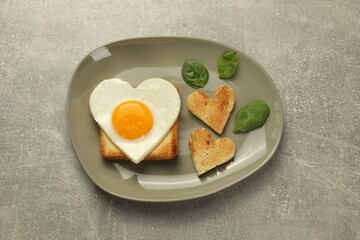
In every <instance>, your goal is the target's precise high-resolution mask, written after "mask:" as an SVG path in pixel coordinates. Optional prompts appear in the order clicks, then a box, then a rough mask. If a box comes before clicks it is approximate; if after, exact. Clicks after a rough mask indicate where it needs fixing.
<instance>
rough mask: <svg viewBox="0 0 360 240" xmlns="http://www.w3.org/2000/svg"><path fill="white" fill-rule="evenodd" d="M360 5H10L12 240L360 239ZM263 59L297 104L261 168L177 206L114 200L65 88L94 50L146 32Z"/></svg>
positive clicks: (5, 72) (7, 179)
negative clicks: (77, 148) (96, 175)
mask: <svg viewBox="0 0 360 240" xmlns="http://www.w3.org/2000/svg"><path fill="white" fill-rule="evenodd" d="M359 13H360V2H359V1H358V0H350V1H342V0H337V1H331V0H320V1H310V0H304V1H295V0H293V1H285V0H257V1H253V0H247V1H235V0H233V1H224V3H220V1H164V0H141V1H100V0H90V1H70V0H64V1H19V0H12V1H10V0H2V1H1V2H0V83H1V87H0V96H1V100H0V111H1V114H0V139H1V141H0V239H173V240H175V239H346V240H347V239H360V228H359V226H360V24H359V23H360V17H359V16H360V14H359ZM158 35H169V36H189V37H197V38H205V39H209V40H214V41H219V42H222V43H225V44H228V45H231V46H233V47H235V48H238V49H240V50H241V51H243V52H245V53H247V54H248V55H250V56H252V57H253V58H254V59H256V60H257V61H258V62H259V63H260V64H261V65H263V66H264V68H265V69H266V70H267V71H268V72H269V74H270V75H271V76H272V78H273V79H274V81H275V83H276V85H277V87H278V89H279V91H280V93H281V97H282V100H283V104H284V109H285V129H284V134H283V141H282V143H281V146H280V148H279V149H278V151H277V153H276V155H275V156H274V157H273V158H272V160H271V161H270V162H269V163H268V164H267V165H266V166H265V167H264V168H262V169H261V170H260V171H258V172H257V173H256V174H254V175H252V176H251V177H249V178H247V179H245V180H244V181H242V182H240V183H238V184H235V185H234V186H232V187H230V188H227V189H225V190H223V191H221V192H219V193H216V194H213V195H210V196H207V197H204V198H201V199H197V200H192V201H185V202H177V203H165V204H154V203H139V202H131V201H126V200H123V199H118V198H114V197H112V196H110V195H108V194H107V193H105V192H103V191H101V190H100V189H98V188H97V187H96V186H95V185H94V184H93V183H92V182H91V181H90V179H89V178H88V177H87V175H86V174H85V172H84V170H83V169H82V167H81V165H80V163H79V161H78V160H77V158H76V155H75V153H74V151H73V148H72V145H71V142H70V139H69V134H68V131H67V122H66V114H65V111H66V105H65V102H66V93H67V86H68V83H69V80H70V77H71V74H72V72H73V70H74V69H75V67H76V65H77V64H78V63H79V61H80V60H81V59H82V58H83V57H84V56H85V55H86V54H88V53H89V51H91V50H92V49H94V48H96V47H98V46H100V45H103V44H105V43H108V42H111V41H115V40H119V39H126V38H133V37H140V36H141V37H142V36H158Z"/></svg>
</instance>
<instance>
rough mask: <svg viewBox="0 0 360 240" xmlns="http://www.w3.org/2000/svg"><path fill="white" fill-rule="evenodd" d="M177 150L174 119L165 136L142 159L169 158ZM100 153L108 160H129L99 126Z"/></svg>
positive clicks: (177, 129)
mask: <svg viewBox="0 0 360 240" xmlns="http://www.w3.org/2000/svg"><path fill="white" fill-rule="evenodd" d="M178 150H179V119H177V120H176V122H175V123H174V125H173V126H172V127H171V129H170V131H169V132H168V134H167V135H166V136H165V138H164V139H163V140H162V141H161V142H160V143H159V145H158V146H157V147H156V148H155V149H154V150H152V151H151V152H150V153H149V154H148V155H147V156H146V157H145V159H144V160H170V159H172V158H174V157H175V156H176V155H177V154H178ZM100 153H101V155H102V156H103V157H104V158H106V159H108V160H129V158H128V157H127V156H126V155H125V154H124V153H123V152H122V151H121V150H120V149H119V148H118V147H116V146H115V145H114V143H113V142H112V141H111V140H110V138H109V137H108V136H107V135H106V133H105V132H104V131H103V130H102V129H101V128H100Z"/></svg>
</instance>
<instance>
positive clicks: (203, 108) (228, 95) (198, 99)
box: [187, 86, 235, 134]
mask: <svg viewBox="0 0 360 240" xmlns="http://www.w3.org/2000/svg"><path fill="white" fill-rule="evenodd" d="M234 105H235V95H234V92H233V90H232V89H231V88H229V87H227V86H221V87H219V88H218V89H216V91H215V96H214V99H212V98H210V97H209V96H207V95H206V94H204V93H202V92H199V91H195V92H193V93H191V94H190V95H189V96H188V98H187V107H188V109H189V111H190V112H191V113H193V114H194V115H195V116H196V117H198V118H199V119H200V120H202V121H203V122H204V123H206V124H207V125H208V126H209V127H211V128H212V129H213V130H214V131H215V132H216V133H218V134H221V133H222V132H223V131H224V127H225V125H226V123H227V121H228V119H229V116H230V113H231V111H232V110H233V108H234Z"/></svg>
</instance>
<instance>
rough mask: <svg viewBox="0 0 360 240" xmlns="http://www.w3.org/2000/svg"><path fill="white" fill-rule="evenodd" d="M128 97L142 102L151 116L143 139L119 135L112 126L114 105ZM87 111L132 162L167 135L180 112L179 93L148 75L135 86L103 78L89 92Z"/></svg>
mask: <svg viewBox="0 0 360 240" xmlns="http://www.w3.org/2000/svg"><path fill="white" fill-rule="evenodd" d="M128 100H137V101H140V102H142V103H144V104H145V105H146V106H147V107H148V108H149V109H150V111H151V113H152V116H153V126H152V128H151V130H150V131H149V132H148V133H147V134H146V135H145V136H144V137H142V138H138V139H134V140H128V139H126V138H123V137H121V136H120V135H119V134H118V133H117V132H116V130H115V129H114V128H113V125H112V113H113V111H114V109H115V108H116V106H118V105H119V104H120V103H122V102H124V101H128ZM89 104H90V110H91V113H92V115H93V117H94V119H95V121H96V122H97V123H98V124H99V126H100V127H101V128H102V130H103V131H104V132H105V133H106V135H107V136H108V137H109V138H110V139H111V140H112V142H113V143H114V144H115V145H116V146H117V147H118V148H119V149H120V150H121V151H122V152H123V153H124V154H125V155H126V156H127V157H128V158H129V159H130V160H131V161H133V162H134V163H139V162H140V161H142V160H143V159H144V158H145V157H146V156H147V155H148V154H149V153H150V152H151V151H152V150H153V149H154V148H155V147H156V146H157V145H158V144H159V143H160V142H161V141H162V139H163V138H164V137H165V136H166V134H167V133H168V132H169V130H170V128H171V127H172V126H173V124H174V123H175V121H176V119H177V117H178V116H179V113H180V105H181V101H180V96H179V93H178V92H177V90H176V88H175V87H174V86H173V85H172V84H171V83H169V82H168V81H166V80H164V79H161V78H150V79H148V80H145V81H143V82H142V83H141V84H140V85H138V86H137V87H136V88H133V87H132V86H131V85H130V84H129V83H128V82H126V81H123V80H121V79H116V78H113V79H108V80H104V81H102V82H101V83H100V84H99V85H98V86H97V87H96V88H95V89H94V90H93V91H92V93H91V95H90V101H89Z"/></svg>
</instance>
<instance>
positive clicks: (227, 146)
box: [189, 128, 235, 176]
mask: <svg viewBox="0 0 360 240" xmlns="http://www.w3.org/2000/svg"><path fill="white" fill-rule="evenodd" d="M189 148H190V152H191V156H192V159H193V162H194V165H195V169H196V172H197V175H198V176H200V175H201V174H203V173H205V172H207V171H209V170H210V169H213V168H215V167H216V166H218V165H220V164H223V163H225V162H227V161H229V160H230V159H232V158H233V157H234V154H235V144H234V142H233V141H232V140H231V139H229V138H226V137H224V138H219V139H218V140H216V141H215V140H214V138H213V137H212V136H211V134H210V132H209V131H208V130H207V129H205V128H198V129H196V130H195V131H193V132H192V133H191V135H190V140H189Z"/></svg>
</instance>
